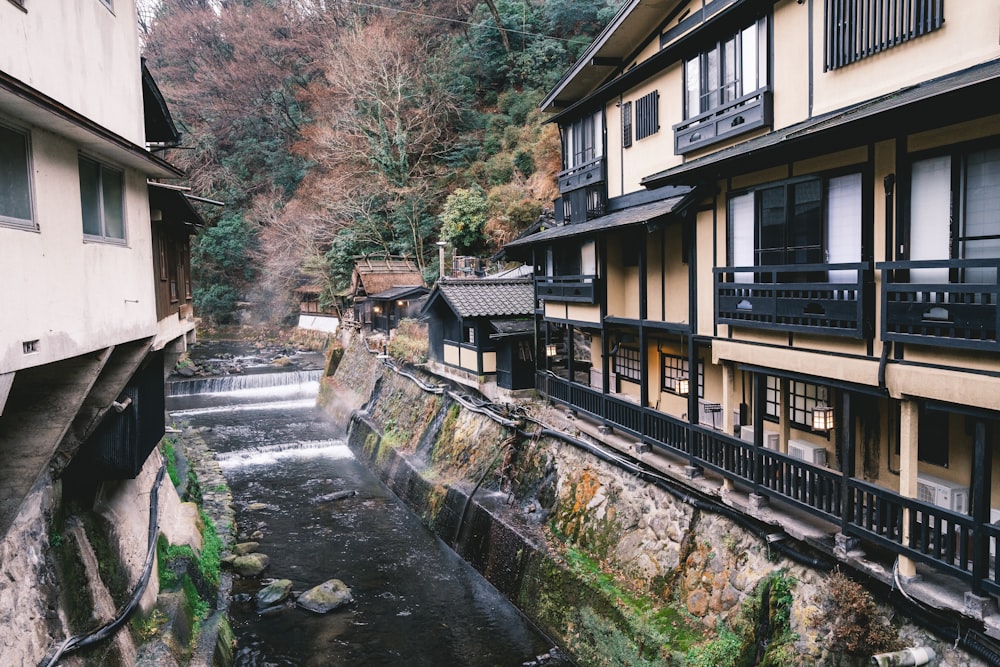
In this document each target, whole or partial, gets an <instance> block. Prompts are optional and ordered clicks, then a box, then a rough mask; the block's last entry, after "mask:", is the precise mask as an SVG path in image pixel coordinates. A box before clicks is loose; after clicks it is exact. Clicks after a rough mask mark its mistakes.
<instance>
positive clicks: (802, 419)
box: [788, 380, 827, 431]
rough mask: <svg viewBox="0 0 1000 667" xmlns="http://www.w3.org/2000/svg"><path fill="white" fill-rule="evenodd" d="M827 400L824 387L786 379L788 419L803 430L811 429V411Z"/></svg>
mask: <svg viewBox="0 0 1000 667" xmlns="http://www.w3.org/2000/svg"><path fill="white" fill-rule="evenodd" d="M826 402H827V391H826V387H822V386H820V385H818V384H810V383H808V382H799V381H798V380H789V381H788V421H790V422H791V423H792V424H794V425H795V426H798V427H799V428H802V429H805V430H810V431H811V430H812V411H813V408H815V407H816V406H817V405H818V404H820V403H826Z"/></svg>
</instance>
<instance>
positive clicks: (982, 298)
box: [877, 259, 1000, 350]
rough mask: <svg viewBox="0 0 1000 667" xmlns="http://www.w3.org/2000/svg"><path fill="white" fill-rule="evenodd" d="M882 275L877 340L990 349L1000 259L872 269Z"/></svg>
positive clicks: (994, 339)
mask: <svg viewBox="0 0 1000 667" xmlns="http://www.w3.org/2000/svg"><path fill="white" fill-rule="evenodd" d="M877 268H878V269H881V271H882V313H883V314H882V338H883V340H887V341H898V342H903V343H917V344H921V345H937V346H944V347H959V348H968V349H978V350H996V349H998V347H1000V345H998V342H1000V341H998V340H997V331H998V328H1000V327H998V317H1000V309H998V308H997V302H998V293H1000V286H998V284H997V275H998V273H1000V259H952V260H933V261H932V260H927V261H911V262H886V263H884V264H878V265H877Z"/></svg>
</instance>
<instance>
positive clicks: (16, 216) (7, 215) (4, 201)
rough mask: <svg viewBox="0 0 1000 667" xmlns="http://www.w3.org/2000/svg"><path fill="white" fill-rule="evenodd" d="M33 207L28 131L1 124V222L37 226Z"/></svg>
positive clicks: (20, 225)
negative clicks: (33, 215) (33, 217)
mask: <svg viewBox="0 0 1000 667" xmlns="http://www.w3.org/2000/svg"><path fill="white" fill-rule="evenodd" d="M31 210H32V208H31V155H30V152H29V144H28V135H27V133H25V132H21V131H19V130H15V129H13V128H10V127H7V126H6V125H0V224H8V225H17V226H19V227H32V228H33V227H34V222H33V220H32V214H31Z"/></svg>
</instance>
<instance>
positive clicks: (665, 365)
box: [660, 352, 705, 398]
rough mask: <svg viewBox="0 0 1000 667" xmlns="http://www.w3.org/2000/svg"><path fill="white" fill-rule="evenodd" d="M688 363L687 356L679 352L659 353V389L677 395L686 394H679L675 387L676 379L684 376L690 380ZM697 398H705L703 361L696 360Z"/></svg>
mask: <svg viewBox="0 0 1000 667" xmlns="http://www.w3.org/2000/svg"><path fill="white" fill-rule="evenodd" d="M688 368H689V364H688V359H687V357H682V356H681V355H679V354H669V353H667V352H661V353H660V389H661V390H662V391H665V392H667V393H670V394H675V395H677V396H687V394H680V393H678V392H677V389H676V381H677V380H679V379H681V378H684V377H686V378H687V379H688V382H689V385H688V386H689V387H690V381H691V373H690V372H689V371H688ZM697 383H698V398H705V362H704V361H702V360H701V359H699V360H698V378H697Z"/></svg>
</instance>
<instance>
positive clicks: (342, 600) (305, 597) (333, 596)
mask: <svg viewBox="0 0 1000 667" xmlns="http://www.w3.org/2000/svg"><path fill="white" fill-rule="evenodd" d="M351 602H354V598H353V597H351V589H350V588H348V587H347V584H345V583H344V582H343V581H341V580H340V579H330V580H329V581H324V582H323V583H322V584H320V585H319V586H316V587H314V588H310V589H309V590H308V591H306V592H305V593H303V594H302V595H300V596H299V597H298V599H297V600H296V603H297V604H298V605H299V606H300V607H302V608H303V609H308V610H309V611H314V612H316V613H317V614H325V613H327V612H330V611H333V610H334V609H338V608H340V607H343V606H344V605H346V604H349V603H351Z"/></svg>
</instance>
